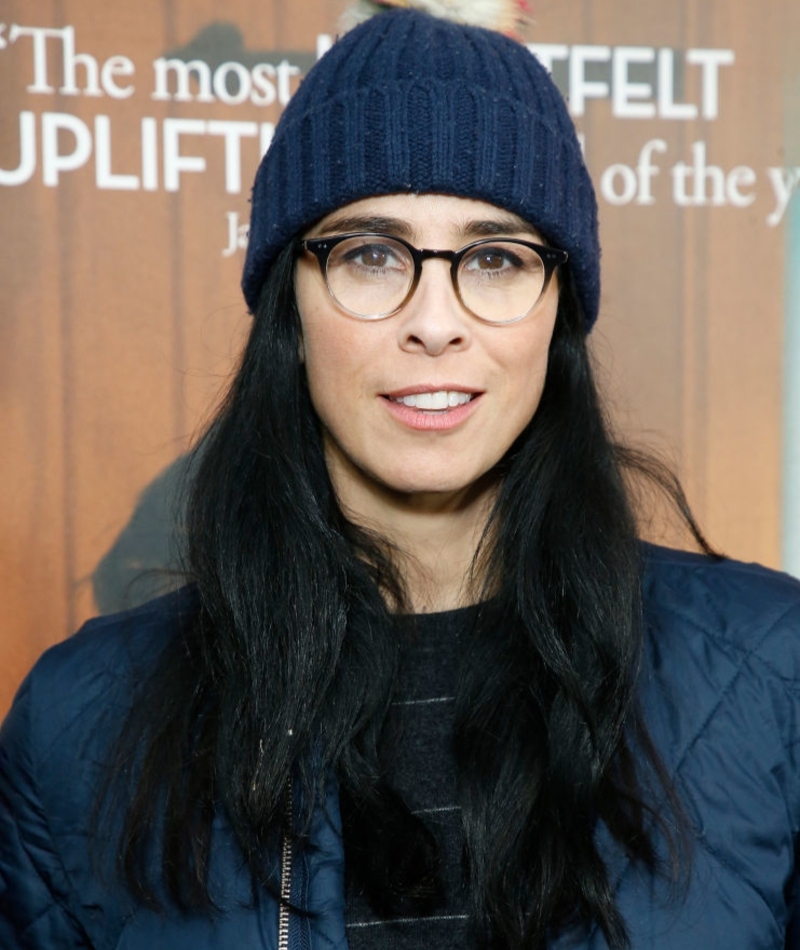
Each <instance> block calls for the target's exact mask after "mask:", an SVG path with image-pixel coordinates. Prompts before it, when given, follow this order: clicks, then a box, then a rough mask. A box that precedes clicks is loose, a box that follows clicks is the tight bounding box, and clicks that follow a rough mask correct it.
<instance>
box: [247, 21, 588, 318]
mask: <svg viewBox="0 0 800 950" xmlns="http://www.w3.org/2000/svg"><path fill="white" fill-rule="evenodd" d="M399 192H417V193H432V192H438V193H442V194H448V195H458V196H461V197H465V198H478V199H481V200H483V201H488V202H490V203H491V204H494V205H498V206H499V207H501V208H505V209H507V210H508V211H512V212H514V213H516V214H518V215H520V216H521V217H523V218H525V220H526V221H528V222H529V223H530V224H532V225H533V226H534V227H536V228H537V230H539V231H540V232H541V233H542V235H543V236H545V237H546V239H547V240H548V241H549V242H550V243H551V244H553V245H554V246H555V247H559V248H562V249H563V250H565V251H568V252H569V265H568V266H569V267H570V268H571V269H572V273H573V275H574V277H575V284H576V287H577V291H578V296H579V298H580V300H581V303H582V305H583V310H584V314H585V318H586V329H587V331H588V330H589V329H591V327H592V324H593V323H594V321H595V320H596V318H597V310H598V305H599V298H600V248H599V245H598V239H597V203H596V200H595V195H594V189H593V187H592V183H591V180H590V178H589V174H588V172H587V171H586V166H585V165H584V162H583V156H582V154H581V149H580V145H579V143H578V139H577V137H576V134H575V129H574V126H573V124H572V120H571V119H570V117H569V113H568V112H567V108H566V105H565V103H564V100H563V98H562V96H561V93H560V92H559V91H558V89H557V88H556V86H555V85H554V83H553V81H552V80H551V78H550V76H549V75H548V74H547V71H546V70H545V69H544V67H543V66H542V65H541V64H540V63H539V62H538V61H537V60H536V58H535V57H534V56H532V55H531V53H530V52H529V51H528V50H527V49H526V48H525V47H524V46H523V45H521V44H520V43H517V42H516V41H514V40H511V39H509V38H507V37H505V36H503V35H501V34H499V33H495V32H493V31H491V30H484V29H480V28H478V27H470V26H463V25H461V24H456V23H452V22H449V21H446V20H441V19H437V18H436V17H432V16H430V15H429V14H426V13H421V12H419V11H413V10H387V11H386V12H384V13H380V14H378V15H377V16H375V17H373V18H372V19H370V20H367V21H366V22H365V23H362V24H361V25H360V26H358V27H356V28H355V29H354V30H352V31H351V32H350V33H347V34H346V35H345V36H344V37H343V38H342V39H340V40H338V42H336V43H335V44H334V46H333V47H332V48H331V49H330V50H329V51H328V52H327V53H326V54H325V55H324V56H323V57H322V59H320V61H319V62H318V63H317V64H316V65H315V66H314V67H313V69H311V71H310V72H309V73H308V75H307V76H306V77H305V79H304V80H303V82H302V83H301V85H300V88H299V89H298V91H297V92H296V93H295V95H294V96H293V97H292V99H291V101H290V102H289V104H288V106H287V107H286V109H285V111H284V113H283V115H282V116H281V119H280V122H279V123H278V126H277V128H276V129H275V136H274V138H273V141H272V144H271V145H270V148H269V150H268V151H267V153H266V155H265V156H264V158H263V160H262V162H261V166H260V167H259V169H258V173H257V175H256V180H255V185H254V187H253V197H252V212H251V219H250V240H249V245H248V249H247V258H246V260H245V266H244V276H243V278H242V289H243V291H244V296H245V300H246V301H247V305H248V307H249V308H250V310H251V311H255V309H256V306H257V303H258V298H259V294H260V291H261V286H262V284H263V282H264V278H265V276H266V273H267V270H268V268H269V266H270V264H271V263H272V261H273V260H274V259H275V258H276V257H277V255H278V254H279V253H280V251H281V250H282V249H283V248H284V247H285V246H286V245H287V243H288V242H289V241H291V240H292V238H294V237H295V236H296V235H297V234H298V233H300V232H302V231H303V230H305V229H307V228H308V227H309V226H310V225H311V224H313V223H314V221H316V220H318V219H319V218H321V217H323V216H324V215H326V214H329V213H330V212H331V211H333V210H335V209H336V208H339V207H341V206H342V205H345V204H348V203H349V202H351V201H356V200H358V199H360V198H366V197H369V196H371V195H385V194H395V193H399Z"/></svg>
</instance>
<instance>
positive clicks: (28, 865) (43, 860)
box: [0, 588, 196, 946]
mask: <svg viewBox="0 0 800 950" xmlns="http://www.w3.org/2000/svg"><path fill="white" fill-rule="evenodd" d="M195 611H196V597H195V594H194V592H193V591H192V590H191V589H188V588H187V589H184V590H182V591H178V592H176V593H174V594H170V595H167V596H166V597H163V598H160V599H158V600H156V601H153V602H151V603H149V604H146V605H144V606H142V607H139V608H137V609H135V610H132V611H128V612H126V613H123V614H117V615H115V616H108V617H101V618H98V619H96V620H92V621H90V622H89V623H87V624H85V625H84V627H83V628H82V629H81V630H80V631H79V632H78V633H77V634H75V635H74V636H73V637H70V638H69V639H68V640H65V641H64V642H63V643H61V644H58V645H57V646H55V647H53V648H51V649H50V650H48V651H47V652H46V653H45V654H43V656H42V657H41V658H40V659H39V661H38V662H37V663H36V665H35V666H34V668H33V669H32V670H31V672H30V673H29V674H28V676H27V678H26V679H25V681H24V683H23V684H22V686H21V687H20V690H19V692H18V694H17V697H16V699H15V701H14V704H13V706H12V708H11V710H10V712H9V714H8V716H7V717H6V720H5V722H4V723H3V725H2V729H0V803H2V807H0V905H1V906H2V912H0V943H3V940H2V939H1V938H3V936H4V935H6V936H7V934H6V932H5V931H4V930H3V927H11V926H13V927H15V928H17V930H18V931H19V932H23V931H25V932H30V934H32V935H36V934H38V933H39V931H41V932H42V934H43V935H46V934H47V933H50V932H52V933H58V934H59V935H60V936H59V938H58V940H55V939H53V940H50V938H49V937H48V938H47V939H45V937H42V939H43V941H44V942H43V943H42V944H41V945H42V946H55V945H62V943H63V945H67V943H68V942H69V940H70V939H71V937H69V936H68V935H69V934H71V933H72V931H73V929H74V928H75V927H80V926H83V924H80V923H76V921H83V923H84V924H85V923H86V922H87V921H88V920H89V919H92V920H94V919H95V918H98V915H99V908H100V907H101V906H104V905H105V909H104V912H107V913H110V914H111V915H112V916H113V917H114V918H115V919H117V912H116V911H115V910H113V909H112V907H111V906H110V905H109V904H108V902H107V900H106V897H105V896H103V895H104V892H103V889H102V887H101V885H100V883H99V881H98V880H97V879H96V878H95V876H94V874H93V873H92V870H91V861H90V856H89V849H88V842H89V839H90V837H91V831H90V829H91V826H92V821H93V814H94V805H95V799H96V794H97V790H98V787H99V782H100V781H101V780H102V776H103V775H104V774H105V772H104V768H105V765H106V763H107V761H108V750H109V746H110V744H111V743H112V742H113V741H114V739H115V738H116V736H117V734H118V732H119V730H120V728H121V725H122V722H123V720H124V717H125V715H126V714H127V712H128V710H129V709H130V708H131V703H132V702H133V697H134V693H135V686H136V684H137V683H138V682H139V681H140V680H141V679H142V678H143V677H146V676H147V675H148V674H149V673H150V672H151V671H152V670H153V669H154V667H155V665H156V663H157V660H158V657H159V655H160V653H161V651H162V650H163V649H164V647H165V646H166V645H167V644H168V643H170V642H174V641H175V638H176V637H177V636H179V634H180V630H181V627H182V625H183V624H184V623H186V622H189V620H190V618H191V617H192V616H193V615H194V613H195ZM91 908H94V910H91ZM87 915H88V916H87ZM17 930H15V931H14V933H16V932H17ZM48 940H50V942H48ZM31 941H32V945H37V946H38V945H39V944H37V943H36V941H35V940H34V939H33V936H31ZM70 945H72V944H71V943H70Z"/></svg>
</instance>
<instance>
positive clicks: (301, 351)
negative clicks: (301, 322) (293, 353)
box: [297, 330, 306, 366]
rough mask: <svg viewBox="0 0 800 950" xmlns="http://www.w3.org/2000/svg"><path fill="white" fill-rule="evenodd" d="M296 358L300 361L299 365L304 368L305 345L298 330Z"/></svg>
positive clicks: (301, 332) (301, 333)
mask: <svg viewBox="0 0 800 950" xmlns="http://www.w3.org/2000/svg"><path fill="white" fill-rule="evenodd" d="M297 358H298V359H299V360H300V365H301V366H305V362H306V345H305V342H304V340H303V331H302V330H300V331H299V332H298V334H297Z"/></svg>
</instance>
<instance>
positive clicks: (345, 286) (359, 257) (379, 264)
mask: <svg viewBox="0 0 800 950" xmlns="http://www.w3.org/2000/svg"><path fill="white" fill-rule="evenodd" d="M325 278H326V280H327V282H328V289H329V290H330V292H331V295H332V296H333V297H334V299H335V300H336V302H337V303H338V304H339V305H340V306H341V307H343V308H344V309H345V310H347V311H348V312H349V313H351V314H353V315H354V316H357V317H362V318H364V319H367V320H370V319H373V320H374V319H378V318H379V317H385V316H388V315H389V314H390V313H394V312H395V311H396V310H397V309H398V308H399V307H400V306H401V305H402V303H403V301H404V300H405V298H406V295H407V294H408V291H409V289H410V287H411V284H412V283H413V281H414V261H413V259H412V257H411V255H410V254H409V252H408V248H406V247H404V246H403V245H402V244H400V243H399V242H398V241H393V240H392V239H391V238H387V237H386V236H385V235H382V234H359V235H356V236H355V237H351V238H347V240H345V241H341V242H340V243H339V244H337V245H336V247H334V249H333V250H332V251H331V253H330V256H329V257H328V264H327V268H326V273H325Z"/></svg>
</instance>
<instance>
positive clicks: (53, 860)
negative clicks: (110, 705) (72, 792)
mask: <svg viewBox="0 0 800 950" xmlns="http://www.w3.org/2000/svg"><path fill="white" fill-rule="evenodd" d="M31 718H32V717H31V677H30V676H29V677H28V679H27V680H26V681H25V683H24V684H23V685H22V687H21V689H20V691H19V694H18V695H17V698H16V700H15V702H14V705H13V706H12V709H11V711H10V712H9V714H8V717H7V718H6V721H5V722H4V723H3V726H2V729H0V947H3V948H4V950H71V948H82V950H86V948H90V947H91V943H90V942H89V939H88V937H87V936H86V934H85V932H83V929H82V928H81V927H80V925H79V923H78V922H77V920H76V919H75V918H74V916H73V915H72V914H71V913H70V910H69V885H68V881H67V876H66V873H65V871H64V868H63V866H62V864H61V861H60V859H59V856H58V853H57V851H56V848H55V846H54V843H53V839H52V836H51V834H50V830H49V828H48V822H47V816H46V814H45V812H44V809H43V808H42V803H41V800H40V796H39V791H38V789H37V755H40V754H41V750H39V749H37V748H36V747H35V745H36V742H35V738H34V736H33V730H32V728H31ZM62 780H63V781H69V776H63V777H62Z"/></svg>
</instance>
